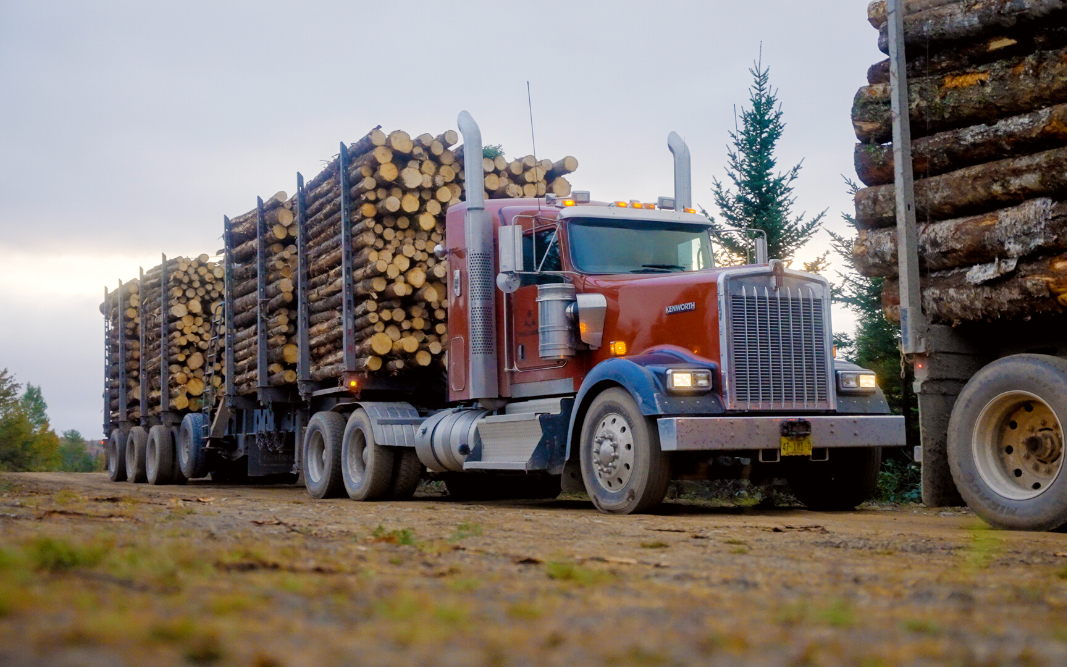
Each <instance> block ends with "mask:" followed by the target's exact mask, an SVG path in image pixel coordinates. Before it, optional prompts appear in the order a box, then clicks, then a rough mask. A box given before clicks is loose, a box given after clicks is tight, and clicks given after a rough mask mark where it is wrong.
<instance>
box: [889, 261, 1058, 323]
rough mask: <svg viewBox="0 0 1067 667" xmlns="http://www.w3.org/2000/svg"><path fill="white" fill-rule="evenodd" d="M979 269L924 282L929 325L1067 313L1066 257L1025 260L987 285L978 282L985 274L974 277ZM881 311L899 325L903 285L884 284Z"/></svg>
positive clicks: (941, 274) (940, 275)
mask: <svg viewBox="0 0 1067 667" xmlns="http://www.w3.org/2000/svg"><path fill="white" fill-rule="evenodd" d="M1011 261H1013V262H1014V260H1011ZM975 268H977V267H971V268H970V269H964V268H960V269H952V270H950V271H944V272H937V273H932V274H930V275H929V276H926V277H924V278H923V280H922V300H923V310H924V311H925V312H926V315H927V317H929V318H930V320H931V321H933V322H938V323H944V324H953V325H955V324H959V323H961V322H968V321H972V322H973V321H992V320H997V319H1015V318H1020V317H1031V316H1034V315H1041V314H1045V313H1061V312H1063V311H1064V310H1065V309H1067V254H1058V255H1051V256H1044V257H1031V258H1027V259H1025V260H1021V261H1019V262H1018V264H1017V265H1016V266H1014V268H1013V269H1011V270H1007V272H1006V273H1005V274H1004V275H1002V276H1000V277H998V278H996V279H994V280H990V281H985V282H976V280H980V279H981V274H982V273H983V272H981V271H979V272H976V271H975ZM1005 268H1006V267H1005ZM976 274H977V277H976ZM882 307H883V309H884V310H885V313H886V317H887V318H889V319H890V320H891V321H894V322H899V321H900V286H899V284H898V283H897V281H896V280H893V279H888V280H886V282H885V285H884V287H883V290H882Z"/></svg>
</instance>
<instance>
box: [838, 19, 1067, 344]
mask: <svg viewBox="0 0 1067 667" xmlns="http://www.w3.org/2000/svg"><path fill="white" fill-rule="evenodd" d="M904 7H905V9H904V11H905V19H904V23H905V28H904V32H905V44H906V51H907V62H908V73H909V80H908V92H909V115H910V117H911V130H912V135H913V138H914V140H913V145H912V152H913V155H912V158H913V160H912V168H913V173H914V176H915V179H916V180H915V211H916V218H917V221H918V223H919V224H918V250H919V261H920V268H921V271H922V280H921V284H922V292H923V295H922V296H923V310H924V311H925V312H926V313H927V316H928V317H929V318H930V319H931V320H932V321H934V322H939V323H946V324H956V323H960V322H966V321H984V320H991V319H996V318H1013V317H1023V318H1025V317H1029V316H1033V315H1036V314H1040V313H1047V312H1060V311H1062V310H1064V309H1065V308H1067V296H1065V294H1067V275H1065V272H1067V257H1065V256H1064V251H1065V250H1067V177H1065V176H1064V174H1067V0H970V1H969V2H959V1H951V0H912V1H910V2H907V1H906V2H905V3H904ZM885 11H886V10H885V3H884V2H873V3H871V5H870V6H869V7H868V18H869V20H870V22H871V24H872V25H873V26H875V27H876V28H878V29H879V31H880V35H881V39H880V48H882V50H883V51H884V52H888V46H887V41H886V27H885V26H886V16H885ZM869 79H870V85H868V86H865V87H863V88H861V89H860V90H859V92H858V93H857V95H856V100H855V104H854V105H853V109H852V121H853V128H854V130H855V133H856V137H857V139H859V142H860V143H859V144H858V145H857V146H856V151H855V162H856V172H857V174H858V176H859V178H860V180H861V181H862V182H863V183H864V184H865V185H867V186H868V187H866V188H864V189H861V190H859V191H857V193H856V196H855V199H856V226H857V227H858V228H859V230H860V232H859V235H858V237H857V239H856V242H855V245H854V248H853V255H854V258H855V261H856V266H857V268H858V269H859V270H860V272H861V273H863V274H864V275H868V276H877V277H883V278H886V279H887V280H886V282H885V283H884V290H883V299H882V301H883V308H884V311H885V313H886V315H887V316H888V317H889V318H890V319H892V320H898V319H899V292H898V285H897V283H896V275H897V253H896V229H895V225H896V207H895V199H894V197H895V194H894V192H895V190H894V185H893V177H894V174H893V169H894V164H893V147H892V144H891V143H886V142H889V141H891V138H892V136H891V135H892V121H891V114H890V108H889V106H890V104H889V85H888V83H887V81H888V67H887V65H886V64H884V63H879V64H877V65H875V66H874V67H872V68H871V71H870V72H869Z"/></svg>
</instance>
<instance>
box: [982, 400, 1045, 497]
mask: <svg viewBox="0 0 1067 667" xmlns="http://www.w3.org/2000/svg"><path fill="white" fill-rule="evenodd" d="M972 452H973V454H974V459H975V463H976V466H977V468H978V473H979V475H981V477H982V479H983V480H984V481H985V482H986V484H988V485H989V486H990V488H992V489H993V490H994V491H996V492H997V493H998V494H1000V495H1002V496H1004V497H1006V498H1010V499H1013V500H1027V499H1030V498H1034V497H1036V496H1039V495H1041V494H1042V493H1044V492H1045V489H1047V488H1048V487H1049V486H1050V485H1051V484H1052V482H1054V481H1055V480H1056V478H1057V477H1058V476H1059V474H1060V470H1061V469H1062V468H1063V429H1062V427H1061V425H1060V422H1059V419H1057V417H1056V415H1055V413H1054V412H1052V409H1051V408H1050V407H1049V406H1048V404H1046V403H1045V402H1044V401H1043V400H1041V399H1040V398H1038V397H1037V396H1035V395H1034V394H1031V393H1029V392H1024V391H1013V392H1007V393H1004V394H1001V395H1000V396H998V397H996V398H995V399H993V400H992V401H990V402H989V404H988V405H987V406H986V407H985V409H984V410H982V414H981V415H980V416H979V417H978V421H977V423H976V424H975V430H974V435H973V437H972Z"/></svg>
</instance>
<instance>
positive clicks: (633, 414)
mask: <svg viewBox="0 0 1067 667" xmlns="http://www.w3.org/2000/svg"><path fill="white" fill-rule="evenodd" d="M579 448H580V456H581V464H582V480H583V481H584V482H585V490H586V492H587V493H588V494H589V498H590V499H592V501H593V504H594V505H596V507H597V509H599V510H600V511H601V512H606V513H608V514H632V513H634V512H644V511H646V510H648V509H651V508H652V507H655V506H656V505H658V504H659V503H660V502H661V501H662V500H663V496H665V495H666V494H667V486H668V485H669V484H670V481H671V475H670V461H669V459H668V458H667V455H666V454H664V453H663V452H662V451H661V450H660V447H659V431H658V430H657V429H656V423H655V421H654V420H652V419H649V418H648V417H645V416H644V415H643V414H641V411H640V410H639V409H638V407H637V403H636V402H635V401H634V399H633V397H631V396H630V394H629V392H627V391H626V390H625V389H622V388H620V387H613V388H611V389H608V390H606V391H604V392H603V393H601V394H600V395H598V396H597V397H596V398H594V399H593V402H592V404H590V406H589V411H588V412H587V413H586V416H585V422H584V423H583V424H582V435H581V440H580V444H579Z"/></svg>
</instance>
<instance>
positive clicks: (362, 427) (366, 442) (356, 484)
mask: <svg viewBox="0 0 1067 667" xmlns="http://www.w3.org/2000/svg"><path fill="white" fill-rule="evenodd" d="M395 463H396V452H395V451H394V449H393V448H392V447H383V446H381V445H379V444H378V443H376V442H375V441H374V431H373V429H372V428H371V420H370V415H368V414H367V411H366V410H364V409H362V408H360V409H359V410H356V411H355V412H353V413H352V415H351V416H350V417H349V418H348V423H347V424H346V425H345V433H344V436H343V439H342V443H341V471H342V477H343V478H344V483H345V491H347V492H348V497H349V498H351V499H352V500H379V499H381V498H384V497H386V496H387V495H388V494H389V487H390V484H391V482H392V480H393V468H394V467H395Z"/></svg>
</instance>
